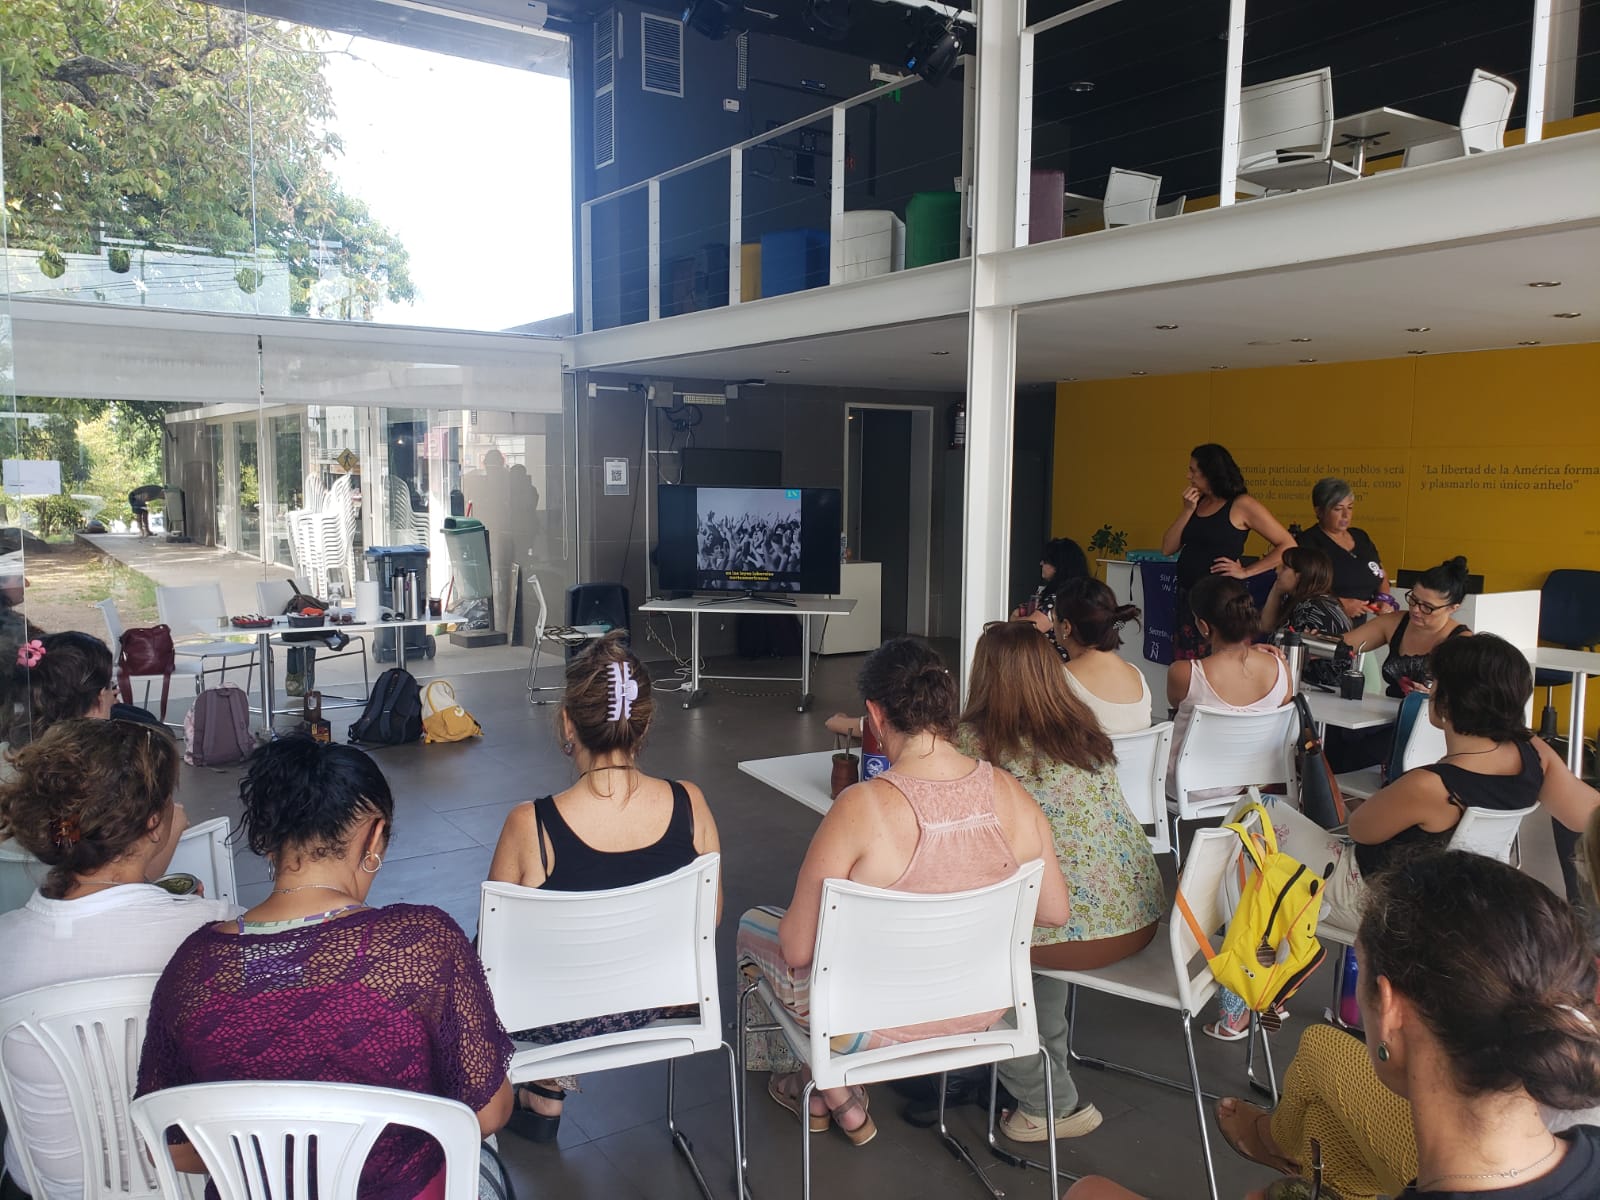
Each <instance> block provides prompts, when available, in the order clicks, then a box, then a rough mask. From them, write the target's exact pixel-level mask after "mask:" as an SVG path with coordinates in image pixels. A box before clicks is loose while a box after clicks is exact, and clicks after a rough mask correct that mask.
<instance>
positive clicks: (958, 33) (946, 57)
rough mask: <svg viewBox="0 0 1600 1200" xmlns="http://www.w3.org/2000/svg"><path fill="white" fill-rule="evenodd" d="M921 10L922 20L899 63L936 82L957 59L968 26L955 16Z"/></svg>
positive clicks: (935, 83)
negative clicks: (922, 13) (942, 15)
mask: <svg viewBox="0 0 1600 1200" xmlns="http://www.w3.org/2000/svg"><path fill="white" fill-rule="evenodd" d="M923 11H924V14H925V15H924V16H923V18H922V21H923V23H922V25H921V26H920V28H919V29H918V31H917V34H916V36H914V37H913V38H912V39H911V44H910V45H909V46H907V47H906V53H905V57H904V59H902V60H901V63H902V65H903V66H904V67H905V69H906V70H907V71H908V72H910V73H911V74H913V75H920V76H922V78H923V79H924V80H926V81H927V82H928V83H931V84H934V85H937V84H939V83H941V82H942V81H943V80H944V77H945V76H946V75H948V74H950V71H951V68H953V67H954V66H955V65H956V59H958V58H960V57H961V55H962V52H963V51H964V50H965V48H966V38H967V30H968V27H967V26H966V25H963V24H957V22H956V19H955V17H954V16H950V17H941V16H939V15H938V14H937V13H934V12H932V11H930V10H923Z"/></svg>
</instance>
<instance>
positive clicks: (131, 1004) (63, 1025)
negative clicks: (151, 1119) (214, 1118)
mask: <svg viewBox="0 0 1600 1200" xmlns="http://www.w3.org/2000/svg"><path fill="white" fill-rule="evenodd" d="M159 978H160V976H158V975H115V976H112V977H110V978H108V979H91V980H86V981H83V982H80V983H58V984H54V985H53V986H51V987H43V988H37V989H35V990H33V991H31V992H23V993H21V994H20V995H17V996H12V997H11V998H10V999H8V1000H0V1102H3V1104H4V1108H5V1117H6V1126H7V1128H8V1129H9V1130H10V1131H11V1144H12V1146H13V1147H15V1148H16V1149H17V1150H19V1151H20V1152H21V1155H22V1169H23V1175H24V1179H23V1180H22V1182H23V1183H25V1184H26V1185H27V1187H28V1191H29V1193H30V1194H32V1195H34V1196H40V1197H43V1196H46V1195H47V1194H48V1192H47V1191H46V1189H45V1188H44V1186H43V1185H42V1184H41V1182H40V1181H39V1178H38V1175H37V1168H36V1166H35V1164H34V1163H33V1161H32V1160H31V1159H30V1158H29V1153H28V1144H29V1138H30V1133H31V1132H35V1131H32V1130H31V1129H30V1126H29V1124H28V1123H27V1121H26V1119H25V1116H24V1114H25V1113H26V1111H27V1109H26V1106H25V1105H23V1104H21V1103H20V1100H21V1098H20V1097H19V1096H18V1095H17V1093H16V1091H15V1087H14V1083H13V1077H12V1072H13V1071H14V1070H16V1069H17V1068H16V1067H15V1066H14V1065H13V1063H14V1058H15V1056H18V1055H25V1054H30V1053H32V1054H37V1053H39V1052H43V1054H44V1055H45V1056H46V1057H47V1058H48V1059H49V1062H50V1066H51V1068H52V1069H53V1070H54V1071H55V1073H56V1074H57V1075H59V1076H60V1078H61V1080H62V1083H63V1084H64V1085H65V1087H66V1092H67V1099H68V1102H69V1103H70V1104H71V1106H72V1120H73V1123H74V1125H75V1126H76V1127H77V1134H78V1145H79V1146H80V1148H81V1151H82V1155H83V1170H84V1190H83V1196H84V1198H85V1200H135V1198H137V1197H140V1196H156V1195H158V1194H159V1192H158V1190H157V1186H156V1176H155V1173H154V1172H153V1171H152V1170H151V1169H150V1167H149V1164H148V1161H147V1159H146V1157H145V1154H144V1150H143V1147H141V1146H140V1144H139V1139H138V1137H137V1136H136V1135H135V1133H134V1128H133V1125H132V1124H130V1122H129V1113H128V1102H129V1101H130V1100H131V1099H132V1098H133V1089H134V1086H135V1085H136V1084H137V1083H138V1066H139V1052H140V1050H141V1049H142V1048H143V1046H144V1030H145V1023H146V1020H147V1019H148V1017H149V1013H150V995H151V993H152V992H154V991H155V986H156V980H157V979H159ZM173 1194H174V1195H177V1193H173Z"/></svg>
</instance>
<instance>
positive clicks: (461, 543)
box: [440, 517, 494, 629]
mask: <svg viewBox="0 0 1600 1200" xmlns="http://www.w3.org/2000/svg"><path fill="white" fill-rule="evenodd" d="M440 532H441V534H442V535H443V537H444V544H445V548H446V549H447V550H448V551H449V553H450V607H451V609H452V611H454V612H458V613H461V614H463V615H464V616H465V618H466V619H465V620H464V621H463V622H462V624H463V625H465V626H466V627H467V628H468V629H493V628H494V604H493V598H494V576H493V575H492V574H491V573H490V570H489V531H488V530H487V529H486V528H484V524H483V522H482V521H479V520H478V519H477V518H475V517H446V518H445V522H444V528H443V529H442V530H441V531H440Z"/></svg>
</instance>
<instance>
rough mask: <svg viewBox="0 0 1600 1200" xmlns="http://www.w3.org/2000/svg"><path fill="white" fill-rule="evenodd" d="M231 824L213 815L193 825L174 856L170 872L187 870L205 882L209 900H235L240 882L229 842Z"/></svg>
mask: <svg viewBox="0 0 1600 1200" xmlns="http://www.w3.org/2000/svg"><path fill="white" fill-rule="evenodd" d="M231 832H232V827H231V826H230V825H229V823H228V818H227V817H212V818H211V820H209V821H202V822H200V824H198V825H191V826H190V827H189V828H188V829H185V830H184V831H183V836H182V837H180V838H179V839H178V849H177V850H176V851H175V852H174V853H173V855H172V866H171V867H169V868H168V870H171V871H187V872H188V873H189V874H191V875H193V876H195V877H196V878H197V879H199V880H200V882H201V883H202V884H204V885H205V889H206V897H207V899H210V900H226V901H229V902H230V903H231V902H234V901H236V900H237V899H238V897H239V884H238V880H237V876H236V875H235V873H234V867H233V849H232V848H231V847H230V846H229V845H228V835H229V833H231Z"/></svg>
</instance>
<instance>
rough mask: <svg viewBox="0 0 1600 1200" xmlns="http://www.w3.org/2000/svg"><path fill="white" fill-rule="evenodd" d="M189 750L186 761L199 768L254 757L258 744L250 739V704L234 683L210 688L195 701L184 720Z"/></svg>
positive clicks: (218, 765) (184, 733)
mask: <svg viewBox="0 0 1600 1200" xmlns="http://www.w3.org/2000/svg"><path fill="white" fill-rule="evenodd" d="M183 739H184V741H185V742H186V743H187V744H188V748H187V749H186V750H184V752H183V761H184V762H186V763H193V764H194V765H195V766H197V767H220V766H225V765H227V764H228V763H236V762H241V761H243V760H244V759H246V758H249V757H250V753H251V751H253V750H254V749H255V748H256V742H255V739H254V738H253V737H251V736H250V701H249V699H248V698H247V697H246V696H245V694H244V693H243V692H242V691H240V690H239V689H238V688H236V687H234V686H232V685H231V684H224V685H223V686H222V687H215V688H207V689H206V690H205V691H203V692H201V693H200V694H199V695H198V696H196V697H195V698H194V705H193V706H192V707H191V708H190V709H189V712H188V714H187V715H186V716H185V717H184V718H183Z"/></svg>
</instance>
